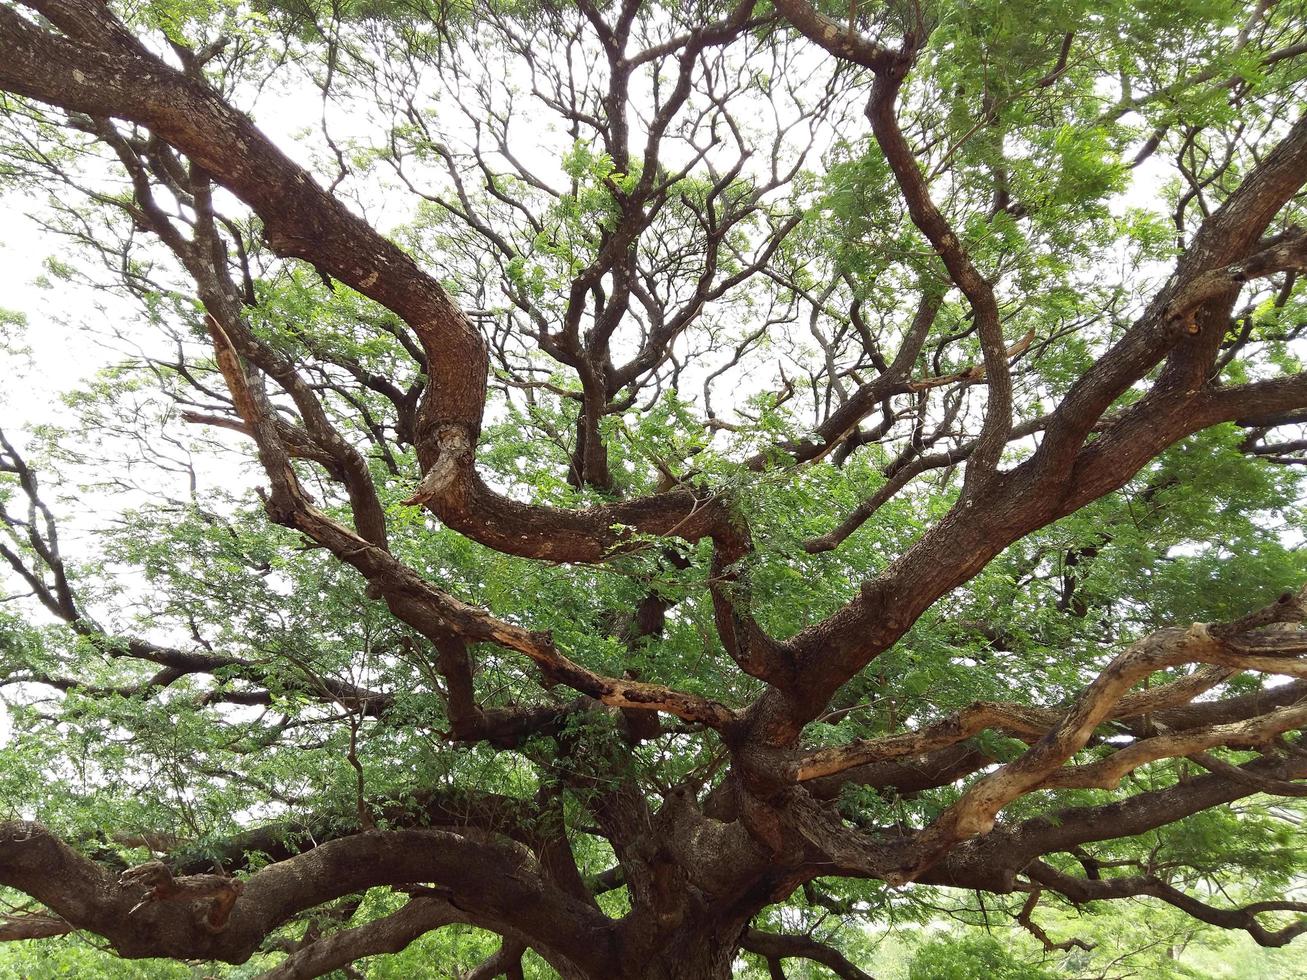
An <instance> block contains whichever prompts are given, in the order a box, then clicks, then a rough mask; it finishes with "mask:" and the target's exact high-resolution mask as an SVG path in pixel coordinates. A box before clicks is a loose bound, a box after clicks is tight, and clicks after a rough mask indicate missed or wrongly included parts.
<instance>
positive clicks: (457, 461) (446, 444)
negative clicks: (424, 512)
mask: <svg viewBox="0 0 1307 980" xmlns="http://www.w3.org/2000/svg"><path fill="white" fill-rule="evenodd" d="M427 449H428V452H430V450H432V449H434V450H435V452H434V457H435V458H434V460H433V461H432V462H431V463H430V465H429V466H427V469H426V472H425V473H423V474H422V479H421V480H420V481H418V485H417V487H416V489H414V491H413V494H412V496H410V497H409V498H408V499H407V500H405V501H404V505H405V506H408V507H418V506H421V505H422V504H426V503H429V502H430V501H432V500H435V499H436V498H437V497H440V496H441V495H442V494H444V493H445V491H447V490H448V489H449V488H450V487H452V486H453V485H454V483H455V481H456V480H457V479H458V476H459V474H460V473H461V472H463V470H465V469H466V468H467V467H468V466H470V465H471V463H472V437H471V434H470V433H469V432H468V430H467V427H466V426H464V425H460V424H458V423H453V422H446V423H441V424H439V425H437V426H436V427H435V434H434V436H432V437H430V438H429V441H427ZM424 455H425V454H424Z"/></svg>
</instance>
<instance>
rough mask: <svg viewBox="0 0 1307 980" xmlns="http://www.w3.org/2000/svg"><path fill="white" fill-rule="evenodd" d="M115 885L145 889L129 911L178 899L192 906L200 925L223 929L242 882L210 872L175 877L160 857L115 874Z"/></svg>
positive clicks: (242, 887) (210, 928)
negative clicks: (158, 859)
mask: <svg viewBox="0 0 1307 980" xmlns="http://www.w3.org/2000/svg"><path fill="white" fill-rule="evenodd" d="M118 887H119V888H139V887H144V888H145V889H146V893H145V897H144V898H142V899H141V900H140V901H139V902H137V903H136V904H135V905H133V906H132V908H131V911H130V912H128V913H127V914H128V915H135V914H136V913H137V912H139V911H140V910H141V909H142V908H144V907H145V906H147V905H150V904H152V903H154V902H181V903H184V904H186V905H192V906H195V914H196V922H197V923H198V924H199V925H200V926H201V927H202V928H204V929H205V930H207V931H209V932H222V931H223V930H224V929H226V928H227V920H228V919H229V918H231V910H232V907H233V906H234V905H235V904H236V899H237V898H239V897H240V894H241V892H242V891H243V890H244V888H245V883H244V882H242V881H238V880H237V879H235V878H228V877H226V876H225V875H213V874H205V875H184V876H182V877H180V878H177V877H174V876H173V873H172V872H171V871H170V870H169V869H168V866H167V865H166V864H164V863H163V862H162V861H149V862H147V863H145V864H141V865H137V866H136V867H134V868H128V869H127V870H126V871H124V872H123V873H122V874H121V875H120V876H119V878H118ZM201 903H202V904H201Z"/></svg>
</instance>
